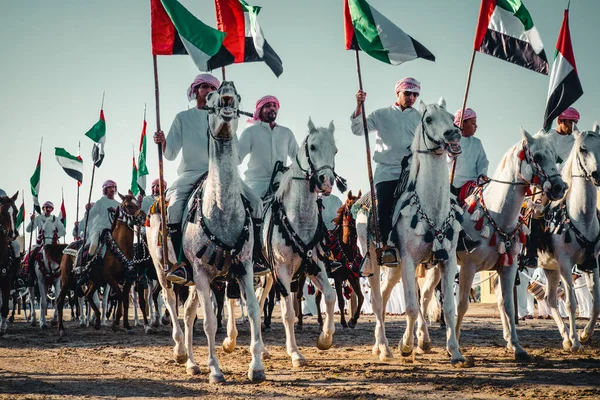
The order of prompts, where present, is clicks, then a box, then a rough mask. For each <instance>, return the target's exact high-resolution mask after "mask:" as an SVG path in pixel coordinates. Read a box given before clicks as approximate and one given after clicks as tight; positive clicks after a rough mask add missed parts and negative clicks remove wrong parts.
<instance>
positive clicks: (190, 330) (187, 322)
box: [178, 289, 214, 375]
mask: <svg viewBox="0 0 600 400" xmlns="http://www.w3.org/2000/svg"><path fill="white" fill-rule="evenodd" d="M208 295H209V298H210V289H209V293H208ZM199 300H200V299H198V293H197V292H196V290H191V293H189V296H187V298H186V300H185V303H184V305H183V326H184V330H185V334H184V335H185V350H186V352H187V361H186V363H185V371H186V373H187V374H188V375H198V374H199V373H200V368H199V367H198V364H197V363H196V360H195V359H194V321H195V320H196V314H197V311H198V303H199ZM209 304H210V303H208V304H204V303H203V304H202V308H205V306H206V307H208V306H209ZM209 308H210V307H209ZM206 312H209V313H212V314H213V315H214V312H213V310H212V308H210V309H209V310H206V311H205V313H206ZM178 325H179V324H178Z"/></svg>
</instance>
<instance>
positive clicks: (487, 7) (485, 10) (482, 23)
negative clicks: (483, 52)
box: [473, 0, 497, 50]
mask: <svg viewBox="0 0 600 400" xmlns="http://www.w3.org/2000/svg"><path fill="white" fill-rule="evenodd" d="M496 1H497V0H481V8H480V9H479V19H478V20H477V31H475V42H474V44H473V50H479V48H480V47H481V44H482V43H483V39H484V38H485V34H486V33H487V31H488V27H489V26H490V19H491V18H492V14H493V13H494V9H495V8H496Z"/></svg>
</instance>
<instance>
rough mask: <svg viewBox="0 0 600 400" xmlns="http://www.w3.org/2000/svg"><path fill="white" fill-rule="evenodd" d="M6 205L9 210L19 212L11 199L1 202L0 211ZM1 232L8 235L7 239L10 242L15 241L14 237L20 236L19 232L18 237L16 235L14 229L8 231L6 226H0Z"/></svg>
mask: <svg viewBox="0 0 600 400" xmlns="http://www.w3.org/2000/svg"><path fill="white" fill-rule="evenodd" d="M5 205H8V207H9V208H13V211H16V210H17V208H16V206H15V204H14V203H13V202H12V201H11V200H10V199H9V200H8V201H0V209H1V208H3V207H4V206H5ZM15 218H16V213H15ZM15 226H16V225H15ZM0 232H2V233H3V234H4V235H6V237H7V238H8V240H9V241H11V240H13V238H14V237H16V236H18V232H17V235H15V232H14V231H13V229H12V227H11V228H8V229H6V227H5V226H4V224H0Z"/></svg>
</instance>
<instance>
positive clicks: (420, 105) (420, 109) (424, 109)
mask: <svg viewBox="0 0 600 400" xmlns="http://www.w3.org/2000/svg"><path fill="white" fill-rule="evenodd" d="M419 111H420V112H421V114H425V111H427V105H426V104H425V103H423V100H419Z"/></svg>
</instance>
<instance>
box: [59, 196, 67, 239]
mask: <svg viewBox="0 0 600 400" xmlns="http://www.w3.org/2000/svg"><path fill="white" fill-rule="evenodd" d="M60 193H61V201H62V202H61V203H60V207H61V212H62V206H63V204H65V189H64V188H63V187H62V186H61V187H60ZM66 211H67V210H66V209H65V214H66ZM62 217H63V219H64V220H65V224H64V225H63V226H64V227H65V231H66V230H67V224H66V222H67V217H66V216H65V215H63V216H62ZM61 224H62V221H61ZM63 243H67V234H66V232H65V236H63Z"/></svg>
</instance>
